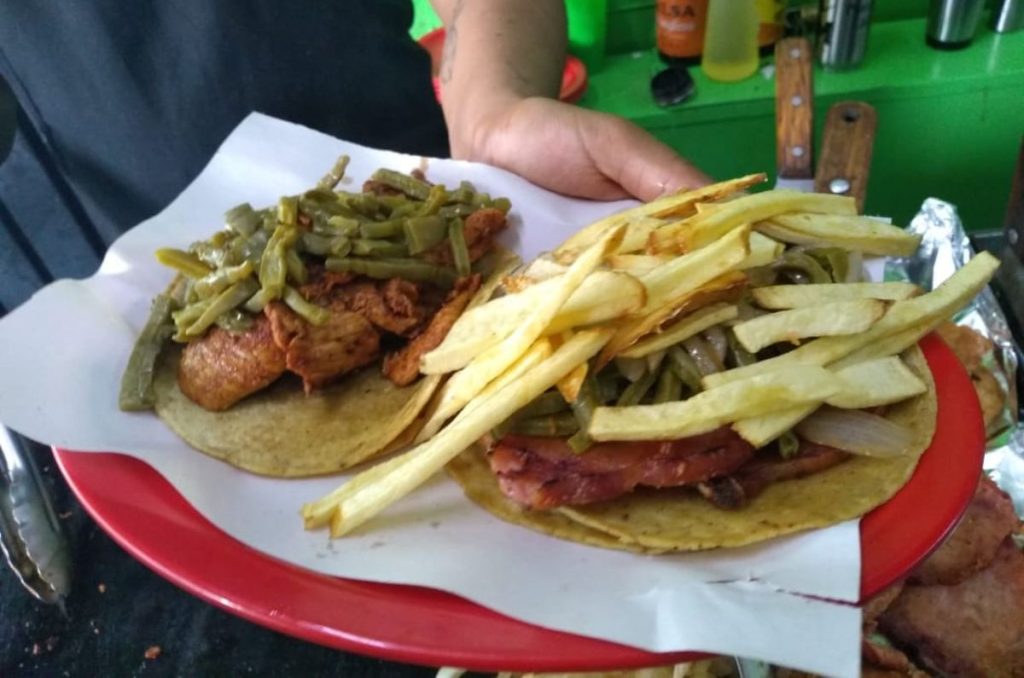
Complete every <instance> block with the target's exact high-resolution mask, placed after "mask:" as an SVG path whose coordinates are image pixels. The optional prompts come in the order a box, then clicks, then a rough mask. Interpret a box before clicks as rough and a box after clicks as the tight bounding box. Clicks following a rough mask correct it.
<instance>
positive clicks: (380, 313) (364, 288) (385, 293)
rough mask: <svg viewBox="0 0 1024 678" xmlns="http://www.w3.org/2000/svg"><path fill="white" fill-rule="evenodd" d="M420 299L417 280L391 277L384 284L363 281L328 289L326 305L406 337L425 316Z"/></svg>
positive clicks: (417, 326)
mask: <svg viewBox="0 0 1024 678" xmlns="http://www.w3.org/2000/svg"><path fill="white" fill-rule="evenodd" d="M419 301H420V290H419V287H417V286H416V283H412V282H409V281H408V280H402V279H401V278H391V279H390V280H388V281H387V282H384V283H379V282H372V281H368V280H362V281H357V282H352V283H349V284H347V285H344V286H342V287H339V288H337V289H335V290H333V291H332V292H331V294H330V302H329V305H330V307H331V308H332V309H339V308H343V309H345V310H348V311H352V312H353V313H358V314H359V315H361V316H363V317H364V318H366V319H367V320H369V321H370V323H372V324H373V325H374V326H375V327H378V328H380V329H382V330H384V331H385V332H390V333H391V334H397V335H399V336H403V337H408V336H411V335H412V334H414V333H415V332H416V330H417V329H418V328H419V327H420V326H421V325H422V323H423V321H424V319H425V318H426V316H427V309H426V308H425V307H424V306H423V305H421V304H420V303H419Z"/></svg>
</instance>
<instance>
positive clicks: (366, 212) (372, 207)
mask: <svg viewBox="0 0 1024 678" xmlns="http://www.w3.org/2000/svg"><path fill="white" fill-rule="evenodd" d="M346 202H347V204H348V206H349V207H351V208H352V209H354V210H355V211H356V212H358V213H359V214H361V215H363V216H364V217H369V218H370V219H375V218H377V217H378V216H381V215H383V214H384V211H385V210H387V211H388V213H390V209H388V207H387V206H386V205H385V204H384V203H382V202H381V201H380V200H378V199H377V196H375V195H373V194H372V193H358V194H355V195H350V196H348V200H347V201H346Z"/></svg>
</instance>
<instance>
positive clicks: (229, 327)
mask: <svg viewBox="0 0 1024 678" xmlns="http://www.w3.org/2000/svg"><path fill="white" fill-rule="evenodd" d="M214 324H216V325H217V327H219V328H221V329H222V330H225V331H227V332H244V331H245V330H247V329H249V328H250V327H252V316H250V315H248V314H246V313H244V312H242V311H241V310H239V309H237V308H236V309H234V310H233V311H228V312H227V313H223V314H221V316H220V317H219V318H217V320H216V322H215V323H214Z"/></svg>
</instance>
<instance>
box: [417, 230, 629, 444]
mask: <svg viewBox="0 0 1024 678" xmlns="http://www.w3.org/2000/svg"><path fill="white" fill-rule="evenodd" d="M621 237H622V227H621V226H620V227H617V228H614V229H612V230H611V231H609V232H608V233H607V234H605V236H604V237H603V238H601V240H599V241H598V242H597V243H596V244H595V245H593V246H592V247H589V248H588V249H587V250H586V251H585V252H584V253H583V254H581V255H580V256H579V258H578V259H576V261H575V262H573V264H572V266H570V267H569V269H568V270H567V271H566V272H565V274H564V275H561V276H559V277H558V278H554V279H553V281H554V283H553V287H552V289H551V290H550V292H549V294H547V295H546V296H544V297H543V298H541V299H539V300H538V302H537V304H536V305H535V306H534V307H533V309H532V312H531V313H530V314H528V315H527V316H525V317H524V319H523V321H522V322H521V323H519V324H518V326H517V327H516V329H515V330H513V331H512V333H511V334H509V335H508V336H507V337H505V339H504V340H503V341H501V342H500V343H499V344H496V345H494V346H491V347H490V348H488V349H487V350H486V351H484V352H482V353H480V354H478V355H476V356H474V357H473V358H472V360H471V361H470V362H469V363H468V364H467V365H466V366H465V367H464V368H463V369H461V370H460V371H458V372H456V373H455V374H453V375H452V376H451V378H449V379H448V381H447V382H446V383H445V385H444V387H443V388H442V389H441V392H440V394H439V396H438V402H437V409H436V410H435V411H434V413H433V414H432V415H431V417H430V419H429V420H428V421H427V423H426V425H424V427H423V434H422V435H423V437H424V438H429V437H430V436H432V435H433V434H434V433H436V432H437V431H438V429H440V428H441V425H442V424H443V423H444V422H445V421H446V420H447V419H448V418H449V417H451V416H452V415H454V414H455V413H456V412H458V411H459V410H461V409H462V408H463V407H464V406H465V405H466V403H468V402H470V400H472V399H473V397H474V396H476V395H477V394H478V393H480V391H482V390H483V389H484V387H486V386H487V384H488V383H490V382H491V381H492V380H494V378H495V377H497V376H498V375H500V374H501V373H502V372H504V371H505V370H506V369H507V368H508V367H509V365H511V364H513V363H514V362H515V361H516V360H518V359H519V357H520V356H521V355H522V354H523V353H525V352H526V350H527V349H528V348H529V347H530V345H531V344H533V342H534V341H536V340H537V338H538V337H540V336H541V335H542V334H544V332H545V330H546V329H547V327H548V326H549V325H550V324H551V321H552V320H553V319H554V317H555V316H556V315H557V313H558V310H559V309H560V308H561V307H562V306H563V305H564V304H565V302H566V300H567V299H568V298H569V297H570V296H572V294H573V293H574V292H575V291H576V290H577V289H579V286H580V284H581V283H582V282H583V281H584V280H585V279H586V278H587V276H589V275H590V274H591V273H592V272H593V271H594V269H596V268H597V266H598V264H600V263H601V262H602V261H603V260H604V258H605V257H606V256H607V255H608V253H609V252H610V251H611V250H614V248H615V247H616V246H617V245H618V243H619V239H620V238H621Z"/></svg>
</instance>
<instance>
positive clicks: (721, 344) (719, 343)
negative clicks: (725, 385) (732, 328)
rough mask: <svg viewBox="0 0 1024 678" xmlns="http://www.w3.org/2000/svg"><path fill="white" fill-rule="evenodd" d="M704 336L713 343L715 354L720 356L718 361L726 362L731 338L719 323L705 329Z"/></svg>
mask: <svg viewBox="0 0 1024 678" xmlns="http://www.w3.org/2000/svg"><path fill="white" fill-rule="evenodd" d="M703 334H704V338H705V339H707V340H708V343H709V344H711V348H713V349H714V350H715V355H717V356H718V362H720V363H722V364H723V365H724V364H725V356H726V354H727V353H728V352H729V340H728V339H727V338H726V336H725V332H723V331H722V328H721V327H719V326H718V325H712V326H711V327H709V328H707V329H706V330H704V333H703Z"/></svg>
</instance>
